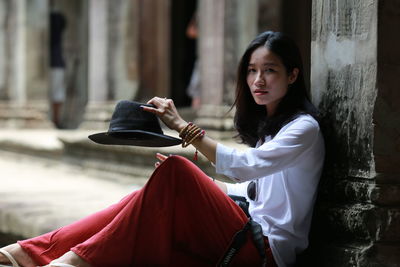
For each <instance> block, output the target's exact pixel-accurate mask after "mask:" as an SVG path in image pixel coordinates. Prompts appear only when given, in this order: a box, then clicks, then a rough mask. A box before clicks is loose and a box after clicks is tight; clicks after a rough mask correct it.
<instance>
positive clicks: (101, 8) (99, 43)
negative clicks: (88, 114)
mask: <svg viewBox="0 0 400 267" xmlns="http://www.w3.org/2000/svg"><path fill="white" fill-rule="evenodd" d="M107 2H108V1H107V0H90V1H89V9H88V10H89V12H90V13H89V49H88V52H89V97H88V98H89V102H92V101H94V102H102V101H106V100H107V99H108V81H107V71H108V62H107V47H108V38H107V36H108V35H107V34H108V23H107V22H108V21H107V20H108V5H107Z"/></svg>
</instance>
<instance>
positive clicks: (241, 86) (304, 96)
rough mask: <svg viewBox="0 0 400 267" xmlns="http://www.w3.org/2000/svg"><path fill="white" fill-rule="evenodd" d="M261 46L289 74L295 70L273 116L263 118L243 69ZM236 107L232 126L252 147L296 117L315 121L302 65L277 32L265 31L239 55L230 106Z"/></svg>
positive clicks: (292, 46)
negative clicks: (297, 71)
mask: <svg viewBox="0 0 400 267" xmlns="http://www.w3.org/2000/svg"><path fill="white" fill-rule="evenodd" d="M261 46H264V47H266V48H268V49H269V50H270V51H271V52H273V53H274V54H275V55H277V56H278V57H279V58H280V59H281V61H282V63H283V65H284V66H285V68H286V71H287V73H288V74H289V73H291V72H292V71H293V69H294V68H298V69H299V73H298V75H297V79H296V81H295V82H294V83H293V84H291V85H290V86H289V88H288V91H287V93H286V95H285V96H284V97H283V98H282V100H281V101H280V102H279V104H278V107H277V109H276V112H275V113H274V115H273V116H270V117H269V116H267V110H266V108H265V106H264V105H258V104H257V103H256V102H255V101H254V99H253V96H252V95H251V92H250V88H249V86H248V85H247V69H248V65H249V62H250V57H251V55H252V53H253V51H254V50H256V49H257V48H259V47H261ZM233 106H235V107H236V113H235V117H234V125H235V128H236V130H237V131H238V135H237V136H238V137H239V138H240V139H241V141H242V142H243V143H245V144H247V145H249V146H251V147H255V145H256V143H257V141H258V140H260V139H261V140H262V141H264V138H265V136H268V135H271V136H275V135H276V134H277V133H278V131H279V130H280V129H281V128H282V127H283V126H284V125H285V124H287V123H288V122H290V121H291V120H293V119H295V118H296V117H297V116H299V115H300V114H310V115H311V116H313V117H314V118H315V119H317V110H316V108H315V107H314V106H313V104H312V103H311V102H310V97H309V95H308V92H307V90H306V86H305V83H304V77H303V63H302V60H301V56H300V51H299V49H298V47H297V45H296V43H295V42H294V41H293V40H292V39H290V38H289V37H288V36H286V35H285V34H283V33H280V32H272V31H267V32H263V33H261V34H260V35H258V36H257V37H256V38H255V39H254V40H253V41H252V42H251V43H250V44H249V46H248V47H247V49H246V51H245V53H244V54H243V56H242V58H241V60H240V63H239V67H238V71H237V82H236V98H235V101H234V103H233Z"/></svg>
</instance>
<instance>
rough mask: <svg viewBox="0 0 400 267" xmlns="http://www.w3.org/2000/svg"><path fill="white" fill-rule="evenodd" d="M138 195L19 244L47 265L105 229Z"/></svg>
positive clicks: (39, 262)
mask: <svg viewBox="0 0 400 267" xmlns="http://www.w3.org/2000/svg"><path fill="white" fill-rule="evenodd" d="M139 191H140V190H139ZM137 193H138V191H135V192H133V193H131V194H129V195H128V196H126V197H125V198H123V199H122V200H121V201H120V202H118V203H116V204H114V205H112V206H110V207H108V208H106V209H104V210H102V211H99V212H96V213H94V214H92V215H89V216H87V217H86V218H83V219H81V220H79V221H77V222H75V223H72V224H70V225H68V226H64V227H61V228H59V229H57V230H55V231H52V232H50V233H47V234H44V235H41V236H38V237H35V238H31V239H27V240H23V241H18V244H19V245H20V246H21V247H22V249H23V250H24V251H25V252H26V253H27V254H28V255H29V256H30V257H31V258H32V260H34V261H35V262H36V263H37V264H41V265H44V264H47V263H49V262H50V261H51V260H54V259H56V258H58V257H60V256H62V255H63V254H64V253H66V252H67V251H69V250H70V249H71V248H72V247H74V246H76V245H77V244H79V243H82V242H84V241H85V240H87V239H88V238H90V237H91V236H93V235H94V234H96V233H97V232H99V231H100V230H101V229H103V228H104V227H105V226H106V225H108V224H109V223H110V222H111V221H112V220H113V219H114V217H115V216H116V215H117V214H118V213H119V212H120V211H121V210H122V209H123V207H124V206H125V205H126V204H127V203H129V201H131V199H132V198H135V196H136V195H137Z"/></svg>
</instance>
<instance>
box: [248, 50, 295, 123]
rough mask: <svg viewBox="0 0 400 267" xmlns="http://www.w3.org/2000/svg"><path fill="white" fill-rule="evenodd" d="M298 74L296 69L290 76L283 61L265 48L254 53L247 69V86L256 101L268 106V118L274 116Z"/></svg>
mask: <svg viewBox="0 0 400 267" xmlns="http://www.w3.org/2000/svg"><path fill="white" fill-rule="evenodd" d="M298 72H299V70H298V69H297V68H295V69H294V70H293V71H292V73H290V74H288V73H287V71H286V68H285V66H284V65H283V63H282V61H281V59H280V58H279V57H278V56H277V55H275V54H274V53H273V52H271V51H270V50H269V49H268V48H266V47H264V46H260V47H259V48H257V49H256V50H254V51H253V53H252V54H251V57H250V61H249V65H248V68H247V85H248V86H249V88H250V91H251V94H252V96H253V98H254V101H255V102H256V103H257V104H258V105H264V106H266V108H267V114H268V116H271V115H273V114H274V112H275V110H276V107H277V106H278V104H279V102H280V101H281V100H282V98H283V97H284V96H285V95H286V93H287V90H288V85H289V84H291V83H293V82H294V81H295V80H296V78H297V74H298Z"/></svg>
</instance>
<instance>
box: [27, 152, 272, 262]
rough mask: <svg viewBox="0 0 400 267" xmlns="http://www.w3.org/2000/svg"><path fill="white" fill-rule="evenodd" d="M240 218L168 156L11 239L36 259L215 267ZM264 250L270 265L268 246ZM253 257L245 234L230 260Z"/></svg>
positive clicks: (189, 168) (192, 168)
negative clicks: (121, 187)
mask: <svg viewBox="0 0 400 267" xmlns="http://www.w3.org/2000/svg"><path fill="white" fill-rule="evenodd" d="M246 222H247V218H246V215H245V214H244V213H243V212H242V210H241V209H240V208H239V207H238V206H237V205H236V204H235V203H234V202H233V201H231V200H230V198H229V197H228V196H227V195H226V194H225V193H223V192H222V191H221V190H220V189H219V188H218V187H217V186H216V185H215V183H213V182H212V181H211V180H210V179H209V178H208V177H207V176H206V175H205V174H204V173H203V172H202V171H201V170H200V169H199V168H197V166H196V165H194V164H193V163H191V162H190V161H189V160H187V159H185V158H183V157H179V156H172V157H169V158H168V159H167V160H165V161H164V162H163V163H162V164H161V165H160V166H159V167H158V168H157V169H156V170H155V171H154V173H153V175H152V176H151V178H150V180H149V181H148V182H147V184H146V185H145V186H144V187H143V188H142V189H140V190H138V191H135V192H133V193H131V194H130V195H128V196H126V197H125V198H123V199H122V200H121V201H120V202H119V203H117V204H114V205H112V206H110V207H108V208H106V209H105V210H102V211H100V212H97V213H95V214H93V215H90V216H88V217H86V218H84V219H82V220H79V221H77V222H75V223H73V224H70V225H68V226H65V227H62V228H60V229H58V230H55V231H53V232H50V233H47V234H44V235H42V236H39V237H36V238H32V239H28V240H24V241H19V244H20V245H21V246H22V248H23V249H24V250H25V251H26V252H27V253H28V254H29V255H30V256H31V257H32V259H33V260H34V261H35V262H36V263H37V264H40V265H45V264H48V263H49V262H50V261H51V260H54V259H56V258H58V257H60V256H62V255H63V254H64V253H66V252H68V251H69V250H72V251H73V252H75V253H76V254H78V255H79V256H80V257H82V258H83V259H84V260H86V261H87V262H89V263H90V264H91V265H92V266H105V267H111V266H118V267H120V266H121V267H122V266H153V265H162V266H215V264H216V263H217V262H218V260H219V259H220V258H221V256H222V255H223V253H224V252H225V251H226V249H227V247H228V246H229V244H230V242H231V240H232V237H233V235H234V234H235V233H236V232H237V231H239V230H240V229H241V228H242V227H243V226H244V224H245V223H246ZM267 245H268V243H267ZM267 255H268V260H269V263H270V264H274V262H273V258H272V254H271V250H270V248H269V246H267ZM260 262H261V260H260V257H259V254H258V252H257V250H256V248H255V246H254V245H253V242H252V240H251V238H250V232H249V236H248V241H247V243H246V244H245V245H244V246H243V248H242V249H241V250H240V251H239V253H238V254H237V255H236V256H235V257H234V260H233V262H232V263H233V265H236V266H251V265H258V266H259V265H260Z"/></svg>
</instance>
